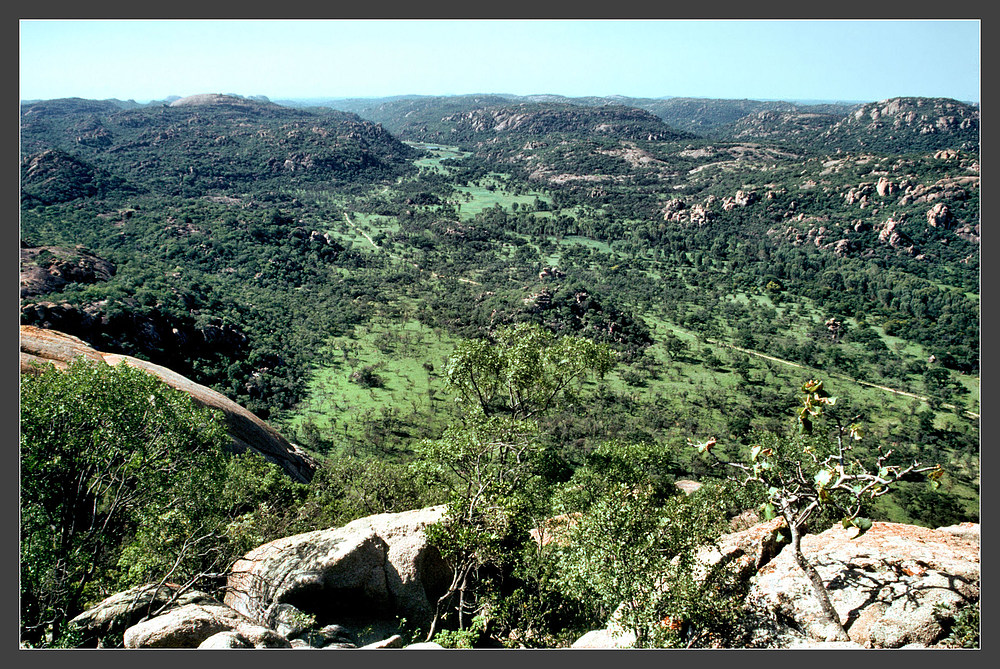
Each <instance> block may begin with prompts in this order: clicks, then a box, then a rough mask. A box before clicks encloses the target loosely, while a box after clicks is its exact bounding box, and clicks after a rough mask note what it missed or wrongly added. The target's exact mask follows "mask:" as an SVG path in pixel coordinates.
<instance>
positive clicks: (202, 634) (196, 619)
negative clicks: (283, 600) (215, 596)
mask: <svg viewBox="0 0 1000 669" xmlns="http://www.w3.org/2000/svg"><path fill="white" fill-rule="evenodd" d="M219 632H235V633H237V634H238V635H239V636H241V637H243V638H244V639H245V640H246V641H247V642H249V643H250V644H251V645H252V646H253V647H254V648H290V647H291V644H290V643H289V642H288V640H287V639H285V638H284V637H282V636H281V635H279V634H278V633H277V632H275V631H274V630H271V629H268V628H266V627H263V626H261V625H257V624H255V623H254V622H253V621H250V620H249V619H247V618H246V617H245V616H243V615H240V614H239V613H237V612H236V611H234V610H232V609H231V608H229V607H228V606H224V605H222V604H188V605H186V606H182V607H180V608H177V609H173V610H172V611H169V612H168V613H165V614H163V615H161V616H157V617H155V618H152V619H150V620H147V621H145V622H141V623H139V624H138V625H134V626H132V627H129V628H128V629H127V630H125V635H124V642H125V647H126V648H197V647H199V646H200V645H201V644H202V643H204V642H205V641H206V640H207V639H209V638H210V637H212V636H214V635H216V634H218V633H219ZM213 643H215V642H213Z"/></svg>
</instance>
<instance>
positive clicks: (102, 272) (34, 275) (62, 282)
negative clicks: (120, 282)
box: [20, 240, 116, 299]
mask: <svg viewBox="0 0 1000 669" xmlns="http://www.w3.org/2000/svg"><path fill="white" fill-rule="evenodd" d="M20 263H21V299H24V298H27V297H33V296H35V295H43V294H45V293H55V292H58V291H60V290H62V289H63V288H65V286H66V284H68V283H98V282H101V281H107V280H109V279H110V278H111V277H113V276H114V275H115V271H116V268H115V265H114V264H113V263H111V262H109V261H107V260H105V259H104V258H101V257H99V256H97V255H95V254H94V253H91V252H90V251H88V250H87V249H85V248H84V247H83V246H76V247H75V248H72V249H70V248H65V247H61V246H32V245H31V244H29V243H27V242H25V241H24V240H22V241H21V259H20Z"/></svg>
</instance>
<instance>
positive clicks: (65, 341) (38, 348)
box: [20, 325, 316, 483]
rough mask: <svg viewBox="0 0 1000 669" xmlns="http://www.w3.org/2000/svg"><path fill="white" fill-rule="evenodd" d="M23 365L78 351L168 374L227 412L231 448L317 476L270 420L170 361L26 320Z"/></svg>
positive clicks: (27, 368)
mask: <svg viewBox="0 0 1000 669" xmlns="http://www.w3.org/2000/svg"><path fill="white" fill-rule="evenodd" d="M20 356H21V361H20V368H21V373H22V374H30V373H33V372H34V371H35V369H37V368H36V367H35V365H37V364H44V363H49V362H50V363H52V364H54V365H55V366H56V367H58V368H60V369H65V368H66V367H67V365H68V364H69V362H70V361H71V360H73V359H74V358H76V357H78V356H83V357H84V358H86V359H87V360H92V361H94V362H105V363H107V364H109V365H117V364H120V363H122V362H124V363H125V364H127V365H130V366H132V367H136V368H138V369H142V370H144V371H146V372H149V373H150V374H153V375H154V376H157V377H159V378H160V379H162V380H163V381H164V382H165V383H166V384H167V385H168V386H170V387H172V388H176V389H177V390H182V391H184V392H186V393H188V394H189V395H191V397H193V398H194V399H195V401H197V402H198V403H200V404H202V405H204V406H207V407H211V408H212V409H217V410H219V411H221V412H222V414H223V417H224V419H225V421H226V425H227V427H228V429H229V435H230V436H231V437H232V444H231V448H232V450H233V451H234V452H236V453H242V452H244V451H248V450H250V451H254V452H257V453H260V454H261V455H263V456H264V457H265V458H267V459H268V460H270V461H271V462H274V463H275V464H277V465H279V466H280V467H281V468H282V469H284V470H285V471H286V472H287V473H288V475H289V476H291V477H292V478H293V479H295V480H296V481H299V482H300V483H308V482H309V481H310V480H311V479H312V474H313V472H314V471H315V468H316V463H315V462H313V460H312V459H311V458H310V457H309V456H308V455H307V454H306V453H305V452H304V451H302V450H301V449H299V448H298V447H297V446H295V445H294V444H292V443H289V442H288V440H286V439H285V438H284V437H282V436H281V435H280V434H278V432H277V431H275V430H274V428H272V427H271V426H270V425H268V424H267V423H265V422H264V421H262V420H261V419H260V418H258V417H257V416H255V415H254V414H253V413H251V412H250V411H247V410H246V409H244V408H243V407H241V406H240V405H238V404H237V403H235V402H233V401H232V400H230V399H229V398H227V397H225V396H224V395H222V394H220V393H217V392H215V391H214V390H212V389H210V388H206V387H205V386H202V385H199V384H197V383H194V382H193V381H191V380H190V379H188V378H186V377H184V376H181V375H180V374H177V373H176V372H173V371H171V370H169V369H167V368H166V367H161V366H160V365H154V364H153V363H151V362H146V361H144V360H139V359H137V358H133V357H130V356H127V355H117V354H114V353H102V352H100V351H97V350H95V349H93V348H91V347H90V346H88V345H87V343H86V342H84V341H83V340H81V339H79V338H77V337H73V336H71V335H67V334H64V333H62V332H56V331H53V330H45V329H42V328H36V327H32V326H30V325H22V326H21V342H20Z"/></svg>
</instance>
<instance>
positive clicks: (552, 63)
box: [20, 20, 981, 102]
mask: <svg viewBox="0 0 1000 669" xmlns="http://www.w3.org/2000/svg"><path fill="white" fill-rule="evenodd" d="M980 76H981V75H980V22H979V21H976V20H962V21H951V20H945V21H923V20H919V21H883V20H876V21H842V20H832V21H830V20H826V21H819V20H817V21H812V20H808V21H799V20H796V21H772V20H761V21H754V20H735V21H687V20H639V21H636V20H620V21H619V20H527V21H522V20H471V21H470V20H462V21H440V20H401V21H395V20H393V21H388V20H386V21H380V20H375V21H372V20H366V21H360V20H358V21H355V20H334V21H327V20H278V21H274V20H218V21H217V20H204V21H198V20H195V21H191V20H163V21H152V20H140V21H133V20H127V21H125V20H123V21H105V20H78V21H44V20H31V21H28V20H22V21H21V22H20V97H21V99H38V98H41V99H49V98H59V97H83V98H93V99H106V98H119V99H122V100H126V99H130V98H131V99H134V100H136V101H140V102H145V101H148V100H157V99H163V98H165V97H167V96H170V95H181V96H184V95H193V94H195V93H236V94H240V95H266V96H268V97H269V98H271V99H288V98H307V97H313V98H315V97H373V96H388V95H404V94H423V95H451V94H462V93H513V94H521V95H527V94H533V93H555V94H562V95H568V96H581V95H616V94H617V95H626V96H634V97H667V96H681V97H709V98H750V99H784V100H843V101H855V100H857V101H875V100H884V99H886V98H890V97H896V96H926V97H950V98H955V99H958V100H965V101H979V100H980Z"/></svg>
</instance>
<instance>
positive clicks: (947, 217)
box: [927, 202, 955, 229]
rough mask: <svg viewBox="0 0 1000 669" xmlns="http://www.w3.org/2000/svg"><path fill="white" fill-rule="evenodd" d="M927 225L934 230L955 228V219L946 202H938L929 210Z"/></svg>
mask: <svg viewBox="0 0 1000 669" xmlns="http://www.w3.org/2000/svg"><path fill="white" fill-rule="evenodd" d="M927 225H929V226H931V227H932V228H945V229H950V228H953V227H955V217H954V215H953V214H952V213H951V209H950V208H949V207H948V205H946V204H945V203H944V202H938V203H937V204H935V205H934V206H933V207H931V208H930V209H928V210H927Z"/></svg>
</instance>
